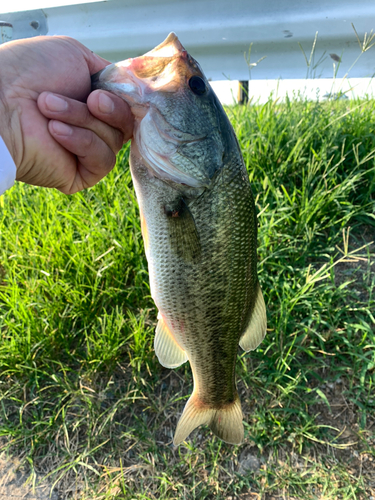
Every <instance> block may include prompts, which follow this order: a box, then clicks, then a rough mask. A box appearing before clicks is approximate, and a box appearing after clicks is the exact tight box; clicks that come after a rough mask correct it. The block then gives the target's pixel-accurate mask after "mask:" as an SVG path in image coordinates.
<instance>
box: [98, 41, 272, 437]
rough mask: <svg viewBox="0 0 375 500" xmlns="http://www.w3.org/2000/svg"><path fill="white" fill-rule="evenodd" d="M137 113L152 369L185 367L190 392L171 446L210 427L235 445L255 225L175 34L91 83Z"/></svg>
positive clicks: (200, 82)
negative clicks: (152, 315)
mask: <svg viewBox="0 0 375 500" xmlns="http://www.w3.org/2000/svg"><path fill="white" fill-rule="evenodd" d="M92 82H93V88H94V89H98V88H100V89H105V90H108V91H110V92H113V93H115V94H117V95H118V96H120V97H122V98H123V99H124V100H125V101H126V102H127V103H128V104H129V105H130V107H131V109H132V112H133V114H134V117H135V129H134V137H133V139H132V143H131V160H130V168H131V174H132V178H133V182H134V187H135V191H136V194H137V199H138V203H139V208H140V214H141V227H142V235H143V239H144V245H145V251H146V256H147V261H148V267H149V276H150V287H151V294H152V297H153V299H154V301H155V304H156V306H157V308H158V310H159V314H158V320H159V321H158V324H157V327H156V335H155V341H154V347H155V352H156V355H157V357H158V359H159V361H160V363H161V364H162V365H163V366H165V367H166V368H175V367H177V366H179V365H181V364H182V363H184V362H186V361H188V360H189V362H190V365H191V368H192V372H193V377H194V390H193V393H192V395H191V397H190V399H189V400H188V402H187V403H186V406H185V409H184V411H183V414H182V416H181V418H180V420H179V422H178V425H177V429H176V432H175V436H174V443H175V444H176V445H177V444H179V443H181V442H182V441H183V440H185V439H186V438H187V436H188V435H189V434H190V433H191V431H193V430H194V429H195V428H196V427H198V426H199V425H201V424H207V425H209V427H210V428H211V430H212V431H213V432H214V434H216V435H217V436H218V437H219V438H221V439H222V440H224V441H226V442H228V443H233V444H238V443H241V442H242V440H243V435H244V430H243V424H242V418H243V417H242V410H241V403H240V400H239V396H238V393H237V390H236V383H235V365H236V358H237V350H238V344H239V345H240V346H241V347H242V349H244V350H245V351H249V350H252V349H255V348H256V347H257V346H258V345H259V343H260V342H261V341H262V339H263V337H264V335H265V332H266V309H265V304H264V300H263V295H262V292H261V289H260V286H259V282H258V277H257V254H256V246H257V217H256V210H255V205H254V199H253V196H252V193H251V188H250V183H249V178H248V174H247V172H246V168H245V166H244V162H243V159H242V155H241V151H240V148H239V145H238V142H237V139H236V136H235V134H234V131H233V128H232V126H231V124H230V122H229V120H228V118H227V116H226V114H225V111H224V110H223V108H222V106H221V104H220V102H219V101H218V99H217V97H216V95H215V93H214V92H213V90H212V88H211V87H210V84H209V83H208V81H207V78H206V77H205V75H204V74H203V71H202V70H201V68H200V66H199V64H198V63H197V61H195V59H193V58H192V57H191V56H190V55H189V54H188V53H187V52H186V50H185V49H184V47H183V46H182V45H181V43H180V42H179V40H178V38H177V36H176V35H175V34H174V33H171V34H170V35H169V36H168V38H167V39H166V40H165V41H164V42H163V43H162V44H160V45H158V46H157V47H156V48H155V49H153V50H151V51H150V52H148V53H147V54H145V55H144V56H141V57H136V58H134V59H127V60H125V61H122V62H119V63H116V64H112V65H109V66H107V67H106V68H104V69H103V70H102V71H101V72H99V73H97V74H96V75H94V76H93V77H92Z"/></svg>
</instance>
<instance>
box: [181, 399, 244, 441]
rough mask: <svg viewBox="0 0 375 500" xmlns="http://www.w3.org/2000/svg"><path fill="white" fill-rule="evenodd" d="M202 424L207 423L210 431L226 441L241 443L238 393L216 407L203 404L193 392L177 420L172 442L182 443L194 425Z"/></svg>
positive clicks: (241, 428)
mask: <svg viewBox="0 0 375 500" xmlns="http://www.w3.org/2000/svg"><path fill="white" fill-rule="evenodd" d="M203 424H205V425H208V426H209V427H210V429H211V430H212V432H213V433H214V434H215V435H216V436H218V437H219V438H220V439H222V440H223V441H225V442H226V443H230V444H241V442H242V441H243V437H244V429H243V423H242V410H241V402H240V398H239V397H238V394H236V396H235V399H234V401H233V402H232V403H227V404H226V405H225V406H223V407H222V408H220V409H217V408H211V407H209V406H207V405H205V404H204V403H202V402H201V401H200V400H199V398H198V396H197V395H196V394H195V393H193V394H192V395H191V396H190V399H189V400H188V402H187V403H186V406H185V408H184V411H183V413H182V415H181V418H180V420H179V421H178V424H177V429H176V432H175V435H174V439H173V443H174V444H175V445H178V444H180V443H182V441H184V440H185V439H186V438H187V437H188V436H189V434H190V433H191V432H192V431H193V430H194V429H195V428H196V427H198V426H199V425H203Z"/></svg>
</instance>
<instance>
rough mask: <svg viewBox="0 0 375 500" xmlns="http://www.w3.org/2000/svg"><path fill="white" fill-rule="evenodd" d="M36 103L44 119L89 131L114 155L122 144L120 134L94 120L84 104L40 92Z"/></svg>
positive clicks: (114, 129)
mask: <svg viewBox="0 0 375 500" xmlns="http://www.w3.org/2000/svg"><path fill="white" fill-rule="evenodd" d="M37 103H38V108H39V111H40V112H41V113H42V114H43V115H44V116H45V117H46V118H50V119H56V120H58V121H60V122H64V123H67V124H69V125H73V126H75V127H80V128H82V129H87V130H90V131H91V132H93V133H94V134H95V135H97V136H98V137H100V138H101V139H102V140H103V141H104V142H105V143H106V144H107V145H108V146H109V147H110V148H111V149H112V151H113V152H114V153H115V154H116V153H118V151H119V150H120V149H121V147H122V145H123V142H124V140H123V134H122V132H121V131H120V130H118V129H117V128H114V127H111V126H110V125H108V124H107V123H104V122H103V121H101V120H99V119H98V118H95V116H93V115H92V114H91V113H90V111H89V110H88V108H87V105H86V104H84V103H82V102H80V101H76V100H74V99H70V98H68V97H65V96H62V95H58V94H52V93H51V92H42V93H41V94H40V95H39V97H38V101H37Z"/></svg>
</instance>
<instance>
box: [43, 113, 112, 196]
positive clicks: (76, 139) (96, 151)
mask: <svg viewBox="0 0 375 500" xmlns="http://www.w3.org/2000/svg"><path fill="white" fill-rule="evenodd" d="M48 130H49V133H50V134H51V136H52V137H53V138H54V139H55V140H56V141H57V142H58V143H59V144H61V146H63V147H64V148H65V149H66V150H68V151H70V152H71V153H73V154H74V155H75V156H76V157H77V159H78V170H77V176H76V178H75V179H74V181H73V182H72V184H71V185H70V186H66V187H64V189H61V190H62V191H63V192H64V193H66V194H72V193H75V192H77V191H80V190H81V189H85V188H88V187H91V186H94V185H95V184H96V183H98V182H99V181H100V180H101V179H102V178H103V177H104V176H105V175H107V174H108V172H110V171H111V170H112V168H113V167H114V165H115V163H116V155H115V153H114V152H113V150H112V149H111V148H110V147H109V146H108V145H107V144H106V142H105V141H103V140H102V139H101V138H100V137H99V136H97V135H96V134H95V133H94V132H92V131H91V130H88V129H84V128H80V127H75V126H71V125H67V124H66V123H63V122H60V121H57V120H51V121H50V122H49V123H48Z"/></svg>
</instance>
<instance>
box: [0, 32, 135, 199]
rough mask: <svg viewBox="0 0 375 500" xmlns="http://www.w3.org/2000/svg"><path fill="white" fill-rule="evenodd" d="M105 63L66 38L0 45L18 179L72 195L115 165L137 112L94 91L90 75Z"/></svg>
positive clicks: (3, 106)
mask: <svg viewBox="0 0 375 500" xmlns="http://www.w3.org/2000/svg"><path fill="white" fill-rule="evenodd" d="M108 64H109V61H106V60H105V59H102V58H101V57H99V56H98V55H96V54H94V53H92V52H91V51H90V50H89V49H88V48H87V47H85V46H84V45H82V44H81V43H79V42H78V41H77V40H74V39H72V38H68V37H63V36H53V37H36V38H30V39H25V40H18V41H13V42H9V43H6V44H4V45H1V46H0V68H1V71H0V135H1V137H2V138H3V140H4V142H5V144H6V145H7V147H8V149H9V151H10V153H11V155H12V157H13V160H14V162H15V164H16V168H17V176H16V178H17V180H19V181H22V182H26V183H28V184H33V185H36V186H44V187H50V188H56V189H58V190H60V191H62V192H63V193H65V194H73V193H75V192H77V191H81V190H82V189H85V188H88V187H91V186H94V185H95V184H96V183H97V182H99V181H100V180H101V179H102V178H103V177H104V176H105V175H106V174H108V172H110V171H111V170H112V168H113V166H114V165H115V161H116V154H117V153H118V151H119V150H120V148H121V147H122V145H123V144H124V143H125V142H127V141H128V140H129V139H130V138H131V136H132V133H133V117H132V114H131V112H130V108H129V106H128V105H127V104H126V103H125V102H124V101H123V100H122V99H120V98H119V97H117V96H115V95H113V94H110V93H108V92H105V91H102V90H96V91H94V92H92V93H90V91H91V82H90V77H91V75H93V74H94V73H96V72H97V71H100V70H101V69H102V68H104V67H105V66H107V65H108Z"/></svg>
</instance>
